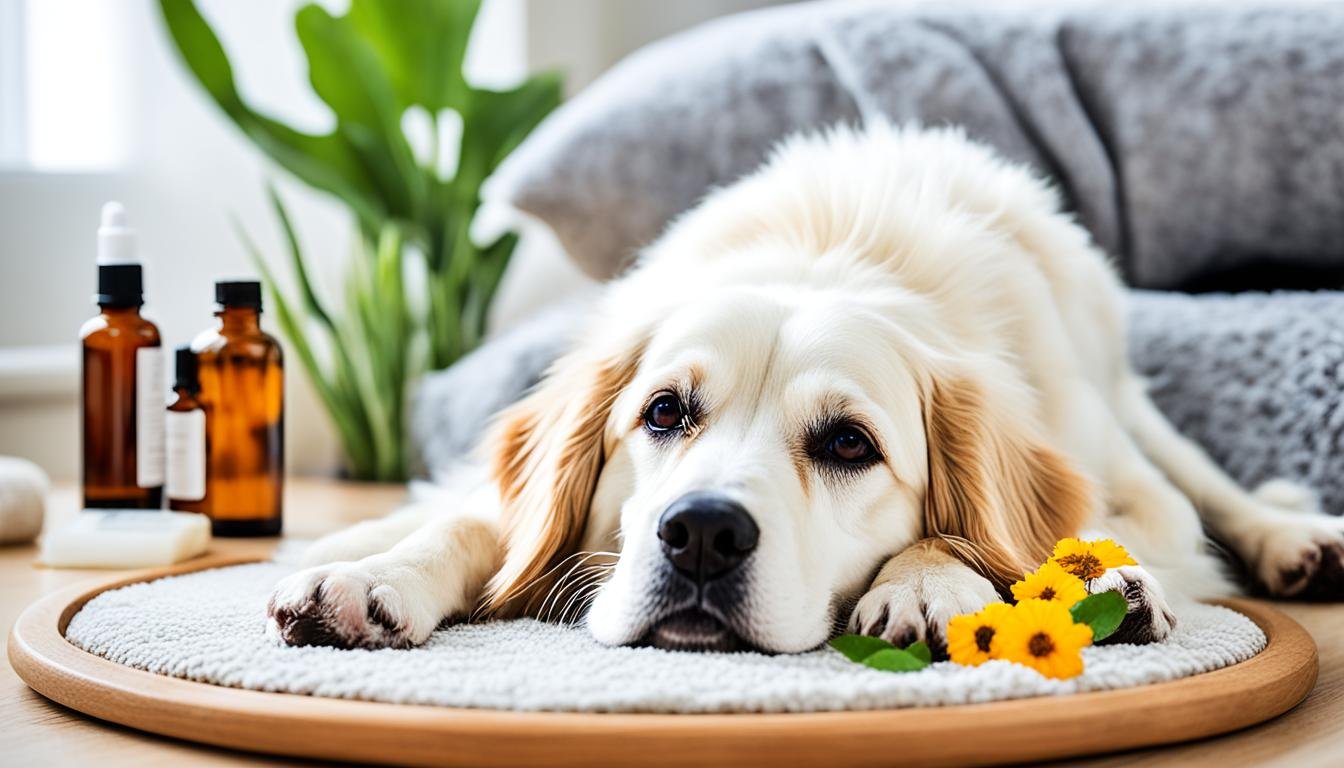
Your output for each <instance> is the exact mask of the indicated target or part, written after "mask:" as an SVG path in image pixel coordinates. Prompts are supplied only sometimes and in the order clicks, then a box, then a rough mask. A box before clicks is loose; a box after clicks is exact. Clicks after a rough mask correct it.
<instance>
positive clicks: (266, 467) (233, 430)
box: [191, 282, 285, 536]
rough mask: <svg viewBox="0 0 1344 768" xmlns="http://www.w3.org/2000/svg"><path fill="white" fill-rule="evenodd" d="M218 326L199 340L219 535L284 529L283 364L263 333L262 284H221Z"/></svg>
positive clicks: (208, 494)
mask: <svg viewBox="0 0 1344 768" xmlns="http://www.w3.org/2000/svg"><path fill="white" fill-rule="evenodd" d="M215 301H216V302H217V303H218V304H219V308H218V310H217V311H216V312H215V317H218V318H219V326H218V327H217V328H215V329H214V330H210V331H206V332H204V333H202V334H201V335H200V336H197V337H196V340H195V341H194V342H192V345H191V348H192V350H193V351H194V352H195V353H196V364H197V367H198V369H199V376H200V382H201V393H200V396H199V398H198V399H199V400H200V404H201V407H202V408H204V410H205V419H206V433H207V434H208V441H209V449H208V451H207V459H206V479H205V499H204V500H203V502H202V503H201V507H202V508H201V510H200V511H203V512H205V513H206V514H207V515H209V516H210V519H211V522H212V525H213V528H214V532H215V535H217V536H272V535H275V534H278V533H279V532H280V520H281V516H280V503H281V493H282V486H283V476H284V453H285V451H284V447H285V446H284V434H285V421H284V419H285V414H284V368H283V361H282V359H281V353H280V345H279V343H277V342H276V340H275V339H273V338H271V337H270V336H268V335H267V334H266V333H264V332H262V330H261V284H260V283H257V282H221V283H217V284H216V285H215Z"/></svg>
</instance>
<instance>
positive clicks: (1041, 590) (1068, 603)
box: [1013, 560, 1087, 608]
mask: <svg viewBox="0 0 1344 768" xmlns="http://www.w3.org/2000/svg"><path fill="white" fill-rule="evenodd" d="M1084 597H1087V587H1086V586H1084V585H1083V582H1082V579H1079V578H1078V577H1077V576H1074V575H1073V574H1072V573H1069V572H1068V571H1066V570H1064V568H1063V566H1061V565H1060V564H1059V563H1056V562H1054V561H1053V560H1052V561H1050V562H1048V563H1046V564H1045V565H1042V566H1041V567H1040V568H1037V569H1036V572H1035V573H1029V574H1027V575H1026V576H1023V577H1022V580H1021V581H1019V582H1017V583H1016V584H1014V585H1013V599H1014V600H1017V601H1019V602H1021V601H1022V600H1034V599H1039V600H1056V601H1058V602H1060V603H1063V604H1064V607H1065V608H1069V607H1072V606H1073V604H1074V603H1076V602H1078V601H1079V600H1082V599H1083V598H1084Z"/></svg>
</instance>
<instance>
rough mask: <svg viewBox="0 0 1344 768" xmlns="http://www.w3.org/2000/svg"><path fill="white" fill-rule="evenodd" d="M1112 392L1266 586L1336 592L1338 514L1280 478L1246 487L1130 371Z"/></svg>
mask: <svg viewBox="0 0 1344 768" xmlns="http://www.w3.org/2000/svg"><path fill="white" fill-rule="evenodd" d="M1117 397H1118V401H1119V402H1118V410H1119V413H1120V416H1121V418H1122V419H1123V420H1124V421H1125V424H1126V427H1127V429H1128V431H1129V433H1130V434H1131V435H1133V436H1134V439H1135V440H1136V441H1137V442H1138V444H1139V446H1140V447H1141V448H1142V449H1143V452H1144V453H1145V454H1146V455H1147V456H1148V457H1149V458H1151V459H1152V460H1153V462H1154V463H1156V464H1157V465H1158V466H1159V467H1160V468H1161V470H1162V472H1163V473H1165V474H1166V476H1167V477H1169V478H1171V481H1172V482H1173V483H1175V484H1176V486H1177V487H1179V488H1180V489H1181V491H1182V492H1183V493H1184V494H1185V495H1186V496H1188V497H1189V498H1190V499H1191V500H1193V501H1194V503H1195V505H1196V507H1197V508H1198V510H1199V514H1200V516H1201V518H1202V519H1203V521H1204V522H1205V523H1206V524H1207V525H1208V526H1209V528H1210V529H1211V530H1212V531H1213V533H1214V535H1216V536H1217V537H1218V538H1219V539H1221V540H1223V541H1225V542H1227V543H1228V545H1230V546H1231V547H1232V548H1233V549H1234V550H1235V551H1236V553H1237V555H1239V556H1240V557H1241V558H1242V559H1244V560H1245V561H1246V563H1247V565H1248V566H1249V567H1250V569H1251V572H1252V573H1253V574H1255V576H1256V578H1257V579H1258V580H1259V581H1260V582H1261V583H1262V584H1263V585H1264V586H1265V587H1266V588H1267V589H1268V590H1269V591H1270V592H1271V593H1273V594H1276V595H1283V596H1293V595H1296V596H1302V597H1309V598H1314V599H1328V600H1340V599H1344V520H1341V519H1340V518H1335V517H1330V516H1327V515H1322V514H1318V510H1317V508H1316V503H1315V496H1314V495H1313V494H1312V493H1311V492H1310V491H1308V490H1307V489H1305V488H1302V487H1300V486H1296V485H1294V484H1292V483H1289V482H1286V481H1282V480H1276V481H1271V482H1269V483H1266V484H1265V485H1263V486H1261V488H1260V489H1259V490H1257V491H1256V493H1255V494H1251V493H1247V492H1246V491H1245V490H1243V489H1242V488H1241V487H1240V486H1238V485H1237V484H1236V482H1235V481H1233V480H1232V478H1230V477H1228V476H1227V474H1226V473H1224V472H1223V471H1222V470H1221V469H1220V468H1219V467H1218V466H1217V465H1216V464H1214V463H1213V461H1212V460H1211V459H1209V457H1208V456H1207V455H1205V454H1204V452H1203V451H1202V450H1200V448H1199V446H1197V445H1195V444H1194V443H1193V442H1191V441H1190V440H1187V439H1186V438H1185V437H1184V436H1182V435H1181V434H1180V433H1179V432H1177V431H1176V429H1175V428H1174V427H1172V426H1171V424H1170V423H1169V422H1168V421H1167V420H1166V417H1164V416H1163V415H1162V413H1161V412H1160V411H1159V410H1158V409H1157V406H1155V405H1153V402H1152V400H1151V399H1150V398H1149V397H1148V393H1147V391H1146V390H1145V389H1144V387H1143V383H1142V381H1141V380H1139V379H1138V378H1137V377H1131V378H1130V379H1129V380H1128V381H1127V382H1125V383H1124V384H1123V385H1122V386H1121V387H1120V391H1119V392H1118V393H1117ZM1304 513H1305V514H1304Z"/></svg>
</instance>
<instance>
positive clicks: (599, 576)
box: [545, 568, 609, 623]
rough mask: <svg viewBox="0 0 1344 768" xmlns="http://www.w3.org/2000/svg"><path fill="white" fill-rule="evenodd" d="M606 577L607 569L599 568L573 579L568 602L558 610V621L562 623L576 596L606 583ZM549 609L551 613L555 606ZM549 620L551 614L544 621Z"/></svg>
mask: <svg viewBox="0 0 1344 768" xmlns="http://www.w3.org/2000/svg"><path fill="white" fill-rule="evenodd" d="M608 575H609V569H601V568H599V569H594V570H591V571H585V572H584V573H583V574H581V575H580V576H578V577H577V578H575V579H574V580H573V581H572V582H571V583H570V587H569V597H568V600H567V601H566V602H565V605H564V607H563V608H562V609H561V610H560V617H559V621H560V622H562V623H563V622H564V620H565V615H566V613H567V612H568V611H569V607H570V605H571V604H572V603H573V602H574V599H575V598H576V597H577V596H578V595H581V594H583V593H584V592H585V591H588V590H593V589H596V588H600V587H601V585H602V584H603V583H605V582H606V577H607V576H608ZM551 608H552V612H553V611H554V608H555V605H552V606H551ZM550 619H551V613H548V614H547V617H546V619H545V620H548V621H549V620H550Z"/></svg>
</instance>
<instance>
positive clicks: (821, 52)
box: [812, 27, 883, 122]
mask: <svg viewBox="0 0 1344 768" xmlns="http://www.w3.org/2000/svg"><path fill="white" fill-rule="evenodd" d="M812 45H813V46H814V47H816V49H817V54H818V56H819V57H820V58H821V61H822V62H823V63H824V64H825V65H826V66H827V68H829V69H830V70H831V74H833V75H835V80H836V82H837V83H839V84H840V87H841V88H843V89H844V91H845V95H847V96H849V98H850V99H852V100H853V101H854V106H855V107H857V108H858V111H859V114H860V115H861V116H862V117H863V120H864V122H868V121H869V120H873V119H875V118H880V117H882V116H883V114H882V109H881V108H880V107H878V106H877V102H876V101H875V100H874V99H873V95H872V94H871V93H869V92H868V89H866V88H864V87H863V86H862V85H860V82H861V79H860V78H859V75H858V70H857V69H856V68H855V67H854V62H853V59H852V58H851V57H850V56H848V55H847V54H846V53H845V50H844V48H842V47H841V46H840V43H839V41H838V40H836V39H835V35H834V34H833V33H832V32H831V30H830V28H829V27H827V28H823V29H821V30H817V31H814V32H813V33H812Z"/></svg>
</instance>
